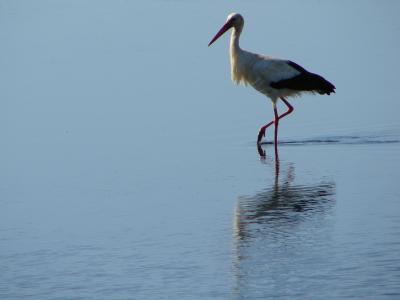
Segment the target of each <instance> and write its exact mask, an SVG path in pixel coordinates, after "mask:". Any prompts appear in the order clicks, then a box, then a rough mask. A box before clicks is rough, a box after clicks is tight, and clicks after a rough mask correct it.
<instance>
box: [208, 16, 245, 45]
mask: <svg viewBox="0 0 400 300" xmlns="http://www.w3.org/2000/svg"><path fill="white" fill-rule="evenodd" d="M243 24H244V19H243V17H242V15H241V14H238V13H231V14H229V16H228V18H227V19H226V22H225V24H224V25H223V26H222V27H221V29H220V30H219V31H218V32H217V34H216V35H215V36H214V37H213V39H212V40H211V42H210V43H209V44H208V46H210V45H211V44H212V43H214V42H215V41H216V40H217V39H218V38H219V37H220V36H221V35H223V34H224V33H225V32H226V31H228V30H229V29H230V28H232V27H234V28H235V29H236V30H237V31H239V32H240V31H242V28H243Z"/></svg>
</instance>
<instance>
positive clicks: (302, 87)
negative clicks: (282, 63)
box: [270, 61, 335, 95]
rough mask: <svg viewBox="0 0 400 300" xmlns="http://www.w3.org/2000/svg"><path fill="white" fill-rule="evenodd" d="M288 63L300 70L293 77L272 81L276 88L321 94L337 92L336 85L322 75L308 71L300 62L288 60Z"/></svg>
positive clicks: (272, 85)
mask: <svg viewBox="0 0 400 300" xmlns="http://www.w3.org/2000/svg"><path fill="white" fill-rule="evenodd" d="M288 65H289V66H291V67H292V68H294V69H296V70H297V71H299V72H300V74H299V75H296V76H294V77H292V78H288V79H283V80H279V81H275V82H271V84H270V85H271V87H273V88H274V89H278V90H279V89H291V90H296V91H309V92H317V93H320V94H321V95H323V94H328V95H329V94H330V93H334V92H335V86H334V85H333V84H332V83H330V82H329V81H328V80H326V79H325V78H323V77H322V76H320V75H317V74H314V73H311V72H308V71H307V70H306V69H304V68H303V67H301V66H299V65H298V64H296V63H294V62H292V61H288Z"/></svg>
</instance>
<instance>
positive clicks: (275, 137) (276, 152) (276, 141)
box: [274, 104, 279, 157]
mask: <svg viewBox="0 0 400 300" xmlns="http://www.w3.org/2000/svg"><path fill="white" fill-rule="evenodd" d="M274 114H275V120H274V123H275V134H274V143H275V157H278V126H279V116H278V109H277V108H276V105H275V104H274Z"/></svg>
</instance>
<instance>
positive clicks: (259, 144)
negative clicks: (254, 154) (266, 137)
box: [257, 142, 266, 159]
mask: <svg viewBox="0 0 400 300" xmlns="http://www.w3.org/2000/svg"><path fill="white" fill-rule="evenodd" d="M257 151H258V154H259V155H260V158H261V159H265V156H266V154H265V150H264V149H263V148H262V147H261V143H260V142H257Z"/></svg>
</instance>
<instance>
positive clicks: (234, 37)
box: [230, 27, 243, 83]
mask: <svg viewBox="0 0 400 300" xmlns="http://www.w3.org/2000/svg"><path fill="white" fill-rule="evenodd" d="M241 32H242V29H241V28H239V29H236V28H235V27H233V30H232V34H231V42H230V60H231V78H232V80H233V81H234V82H236V83H239V82H241V81H242V74H241V71H240V69H241V68H240V66H239V60H240V57H241V56H242V55H241V54H242V53H243V50H242V49H241V48H240V46H239V37H240V33H241Z"/></svg>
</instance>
